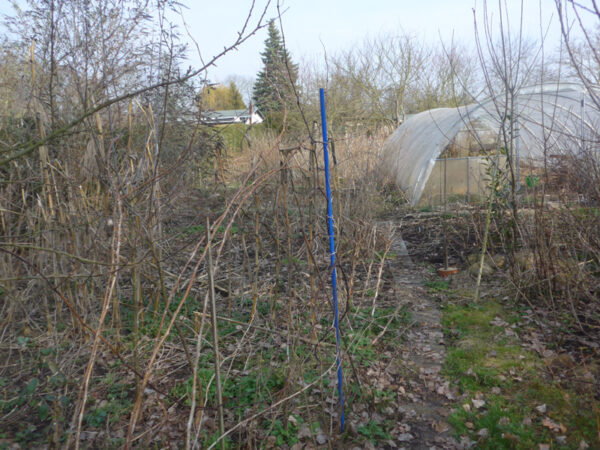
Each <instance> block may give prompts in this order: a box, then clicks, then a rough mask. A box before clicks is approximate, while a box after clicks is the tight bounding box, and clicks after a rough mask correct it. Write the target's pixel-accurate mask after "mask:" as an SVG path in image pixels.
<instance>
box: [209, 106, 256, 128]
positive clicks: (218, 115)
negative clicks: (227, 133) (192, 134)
mask: <svg viewBox="0 0 600 450" xmlns="http://www.w3.org/2000/svg"><path fill="white" fill-rule="evenodd" d="M201 121H202V123H203V124H204V125H227V124H232V123H243V124H245V125H256V124H258V123H261V122H262V121H263V119H262V117H261V115H260V113H259V112H258V111H257V110H256V108H254V109H253V110H252V113H251V112H250V111H249V110H248V108H246V109H226V110H222V111H203V112H202V120H201Z"/></svg>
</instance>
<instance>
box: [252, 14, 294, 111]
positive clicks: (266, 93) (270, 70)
mask: <svg viewBox="0 0 600 450" xmlns="http://www.w3.org/2000/svg"><path fill="white" fill-rule="evenodd" d="M268 31H269V35H268V37H267V39H266V40H265V49H264V50H263V52H262V53H261V59H262V62H263V69H262V70H261V71H260V72H259V73H258V75H257V77H256V82H255V83H254V90H253V93H252V99H253V100H254V104H255V105H256V106H257V107H258V109H259V110H260V111H261V112H262V113H263V114H264V115H266V116H267V119H269V116H270V118H271V119H274V118H275V117H279V116H280V114H281V112H282V111H283V109H284V105H286V104H290V105H291V104H292V103H293V98H294V97H293V86H294V85H295V84H296V80H297V79H298V66H297V65H296V64H294V63H293V62H292V60H291V58H290V55H289V52H288V51H287V50H286V49H285V47H284V45H283V41H282V39H281V34H280V33H279V30H278V29H277V28H276V27H275V23H274V21H273V20H271V22H269V30H268ZM286 62H287V66H286ZM288 69H289V70H288ZM288 109H289V108H288ZM274 122H279V120H277V119H275V120H274Z"/></svg>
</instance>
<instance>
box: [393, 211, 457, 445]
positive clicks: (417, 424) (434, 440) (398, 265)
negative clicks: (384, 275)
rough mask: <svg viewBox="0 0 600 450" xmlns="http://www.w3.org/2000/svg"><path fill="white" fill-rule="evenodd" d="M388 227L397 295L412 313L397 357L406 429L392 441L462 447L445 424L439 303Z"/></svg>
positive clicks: (448, 394) (448, 397)
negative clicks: (401, 381)
mask: <svg viewBox="0 0 600 450" xmlns="http://www.w3.org/2000/svg"><path fill="white" fill-rule="evenodd" d="M390 226H393V227H395V228H396V229H395V239H394V242H393V243H392V251H393V252H394V253H395V254H396V255H398V256H397V257H396V258H394V259H392V262H391V270H392V273H393V278H394V290H395V294H396V295H397V296H398V297H399V300H400V301H402V302H404V303H405V304H406V305H407V307H408V309H409V311H411V313H412V326H411V327H410V329H409V330H408V331H407V333H406V339H405V342H404V344H403V347H402V349H401V352H400V355H401V358H400V359H401V360H400V361H398V363H399V365H398V366H399V368H400V370H401V371H402V373H403V374H404V377H403V379H404V380H403V381H404V383H402V385H401V387H400V393H402V394H403V395H402V396H401V401H400V402H399V404H398V409H399V412H400V417H402V419H401V420H402V423H403V425H404V426H405V433H404V435H400V436H399V437H400V439H397V440H396V443H397V445H398V446H399V447H405V448H411V449H432V448H439V449H454V448H461V447H462V446H461V445H460V444H459V443H458V442H457V441H456V439H454V438H453V437H452V436H451V429H450V426H449V425H448V424H447V423H446V419H447V417H448V415H449V413H450V406H449V405H450V403H451V402H452V401H453V400H454V399H455V393H454V392H453V390H452V388H451V387H450V385H449V382H448V381H445V380H444V378H443V377H442V375H441V368H442V364H443V362H444V358H445V346H444V335H443V333H442V327H441V323H440V318H441V314H440V310H439V306H438V302H437V301H436V299H435V298H432V296H431V295H430V294H429V293H428V292H427V291H426V289H425V287H424V285H423V284H424V278H425V276H426V272H425V269H424V268H423V267H418V266H417V265H415V264H414V263H413V261H412V260H411V257H410V255H409V253H408V250H407V247H406V244H405V242H404V241H403V240H402V237H401V234H400V233H401V230H400V229H399V227H398V226H397V225H395V224H394V223H391V224H390ZM402 391H404V393H403V392H402ZM398 441H400V442H398Z"/></svg>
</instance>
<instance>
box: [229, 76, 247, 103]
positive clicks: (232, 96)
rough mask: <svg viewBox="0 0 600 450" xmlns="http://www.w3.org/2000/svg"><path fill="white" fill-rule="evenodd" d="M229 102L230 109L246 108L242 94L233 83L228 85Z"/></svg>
mask: <svg viewBox="0 0 600 450" xmlns="http://www.w3.org/2000/svg"><path fill="white" fill-rule="evenodd" d="M229 102H230V104H231V109H244V108H245V107H246V104H245V103H244V98H243V97H242V93H241V92H240V90H239V89H238V87H237V86H236V84H235V83H234V82H233V81H231V82H230V83H229Z"/></svg>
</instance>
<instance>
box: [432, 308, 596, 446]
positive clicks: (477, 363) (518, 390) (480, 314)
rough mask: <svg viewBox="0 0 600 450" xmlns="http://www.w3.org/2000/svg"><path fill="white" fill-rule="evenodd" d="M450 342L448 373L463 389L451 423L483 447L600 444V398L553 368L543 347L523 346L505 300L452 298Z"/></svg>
mask: <svg viewBox="0 0 600 450" xmlns="http://www.w3.org/2000/svg"><path fill="white" fill-rule="evenodd" d="M442 325H443V327H444V332H445V334H446V336H447V337H448V342H449V343H450V346H449V348H448V350H447V355H446V362H445V364H444V369H443V370H444V374H445V375H446V376H447V377H448V378H449V379H451V380H452V381H454V382H455V383H456V385H457V386H458V388H459V391H460V394H461V396H460V398H459V400H458V401H457V403H456V405H455V407H454V409H453V412H452V414H451V416H450V417H449V420H448V421H449V423H450V424H451V425H452V426H453V427H454V430H455V433H456V436H457V437H458V438H462V439H464V438H465V437H468V439H469V440H471V441H474V442H476V447H477V448H490V449H502V448H506V449H509V448H522V449H526V448H537V447H538V445H539V444H548V445H551V448H579V446H580V445H581V443H582V441H585V442H586V443H587V444H588V445H589V446H590V447H589V448H600V441H599V439H598V431H599V427H598V425H597V424H598V420H599V412H598V401H597V400H595V399H594V398H593V396H592V395H589V394H581V393H577V392H576V391H574V390H571V389H568V388H567V389H565V388H564V387H563V386H560V385H559V384H558V383H557V382H556V381H554V380H553V379H551V378H550V377H549V376H548V375H547V371H546V370H545V365H544V362H543V360H542V359H541V358H540V357H539V356H538V355H537V353H535V352H533V351H531V350H529V349H527V348H524V347H522V345H521V342H520V340H519V338H518V333H519V316H518V313H515V312H514V311H512V310H510V311H509V310H508V308H504V307H503V306H502V305H501V304H500V303H499V302H497V301H494V300H490V301H487V302H484V303H480V304H477V305H474V304H466V305H447V306H445V307H444V308H443V316H442Z"/></svg>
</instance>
